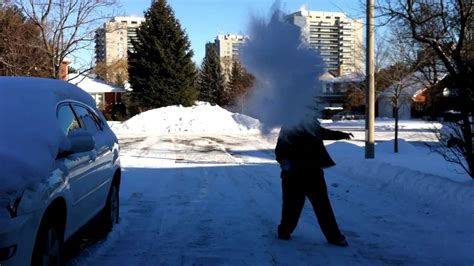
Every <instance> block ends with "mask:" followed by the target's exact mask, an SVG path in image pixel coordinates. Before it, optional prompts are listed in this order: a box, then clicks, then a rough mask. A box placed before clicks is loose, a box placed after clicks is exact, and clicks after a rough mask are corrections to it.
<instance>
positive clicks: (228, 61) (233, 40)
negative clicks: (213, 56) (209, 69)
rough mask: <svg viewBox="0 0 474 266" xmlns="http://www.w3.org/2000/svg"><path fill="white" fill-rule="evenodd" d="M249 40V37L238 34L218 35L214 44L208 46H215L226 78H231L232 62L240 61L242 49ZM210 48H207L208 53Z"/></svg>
mask: <svg viewBox="0 0 474 266" xmlns="http://www.w3.org/2000/svg"><path fill="white" fill-rule="evenodd" d="M247 40H248V37H247V36H244V35H236V34H226V35H217V37H216V39H215V40H214V43H210V44H208V45H215V47H216V51H217V55H218V56H219V58H220V60H221V66H222V69H223V72H224V74H225V76H226V78H228V77H229V75H230V71H231V69H232V61H233V60H234V59H237V60H238V59H239V56H240V53H241V51H242V47H243V45H244V44H245V42H246V41H247ZM207 50H208V47H206V53H207Z"/></svg>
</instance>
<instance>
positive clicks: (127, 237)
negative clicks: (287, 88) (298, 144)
mask: <svg viewBox="0 0 474 266" xmlns="http://www.w3.org/2000/svg"><path fill="white" fill-rule="evenodd" d="M168 108H170V107H168ZM206 108H207V109H208V111H209V112H211V113H207V114H206V113H205V112H202V113H200V117H199V119H200V120H199V121H198V120H197V118H196V117H193V118H189V117H186V116H185V115H183V114H184V113H186V112H187V111H188V110H182V109H186V108H182V107H175V108H174V109H173V110H174V112H168V113H167V115H168V117H167V119H168V121H173V122H172V123H173V124H172V125H169V127H168V126H167V125H166V124H165V122H164V118H163V117H153V116H151V115H150V116H147V117H146V119H145V118H143V117H142V118H141V119H142V120H141V121H140V123H141V125H142V127H140V128H141V129H144V128H146V126H147V125H151V124H153V123H156V121H161V123H162V124H160V126H161V127H162V129H169V131H170V132H171V133H162V134H157V132H159V131H160V130H156V127H155V128H152V133H146V131H143V130H134V129H133V132H135V134H132V132H131V131H130V130H123V128H122V129H121V130H119V131H117V132H119V133H120V132H121V134H119V138H120V142H121V147H122V150H121V156H122V162H123V170H124V172H123V179H122V187H121V198H120V199H121V222H120V224H118V225H117V226H116V227H115V228H114V230H113V231H112V232H111V233H110V234H109V235H108V237H107V238H106V239H104V240H102V241H100V242H99V243H97V244H96V245H94V246H92V247H90V248H88V249H86V250H84V251H83V252H82V253H81V255H80V256H79V257H77V258H75V259H73V260H71V261H70V262H69V265H101V266H102V265H116V264H120V265H122V264H127V265H472V264H473V263H474V253H473V252H472V250H473V249H474V228H473V227H472V224H473V222H474V204H473V202H474V182H473V180H471V179H470V178H469V177H468V176H467V175H466V174H458V173H457V172H456V171H458V170H459V169H457V168H456V167H455V166H452V165H449V164H447V163H446V162H445V161H444V160H443V159H442V158H441V157H440V156H438V155H436V154H431V153H429V150H428V149H427V148H425V147H424V146H423V145H420V144H419V142H422V141H425V140H426V139H425V137H426V135H425V134H426V132H422V133H423V134H417V133H420V131H423V130H417V129H419V128H422V127H423V126H424V125H425V124H424V122H422V121H403V122H402V124H405V125H410V131H409V132H408V131H407V132H404V133H402V137H403V138H404V140H403V141H401V143H400V153H399V154H394V153H393V152H392V145H393V142H392V141H386V140H387V139H390V136H391V135H392V134H393V133H392V132H389V131H387V130H386V129H382V128H386V127H380V126H379V127H376V128H378V130H377V132H376V137H377V139H384V141H379V142H378V143H377V145H376V158H375V159H371V160H366V159H364V148H363V137H364V136H363V132H361V131H362V129H359V128H356V127H355V126H354V127H353V128H352V130H350V131H351V132H354V135H355V139H353V140H351V141H338V142H330V141H328V142H326V145H327V147H328V150H329V152H330V153H331V155H332V156H333V159H334V160H335V161H336V163H337V165H336V166H335V167H333V168H330V169H327V170H326V171H325V172H326V181H327V184H328V190H329V193H330V198H331V202H332V205H333V207H334V211H335V213H336V217H337V219H338V222H339V225H340V227H341V230H342V231H343V233H344V234H345V235H346V236H347V238H348V241H349V244H350V246H349V247H348V248H339V247H334V246H331V245H328V244H327V243H326V241H325V239H324V237H323V235H322V233H321V232H320V230H319V227H318V225H317V222H316V218H315V217H314V213H312V210H311V208H310V204H308V203H307V204H306V206H305V209H304V210H303V213H302V215H301V219H300V222H299V225H298V228H297V229H296V231H295V232H294V234H293V237H292V239H291V240H290V241H281V240H279V239H277V238H276V226H277V225H278V223H279V219H280V211H281V188H280V178H279V166H278V164H277V163H276V162H275V160H274V154H273V148H274V145H275V140H276V137H277V133H278V131H277V130H275V131H272V132H271V133H270V134H269V135H266V136H262V135H260V134H258V133H256V132H255V131H252V130H250V131H246V130H242V127H241V125H239V124H238V123H239V120H234V123H236V124H237V125H231V124H232V123H230V124H226V123H229V122H228V121H229V120H225V121H227V122H225V121H219V120H217V117H220V119H223V120H224V118H225V119H228V118H229V117H235V116H233V115H232V114H231V113H228V112H227V111H224V110H220V109H218V108H217V107H210V106H206ZM165 109H166V108H165ZM150 112H154V113H156V114H157V115H159V116H161V115H164V114H163V113H164V112H165V110H154V111H150ZM219 112H221V114H217V113H219ZM188 114H189V115H190V116H191V117H192V112H189V113H188ZM224 114H225V115H224ZM142 115H143V114H142ZM177 117H181V118H182V121H191V120H192V121H193V122H194V123H187V124H183V123H179V124H178V125H179V130H176V129H175V128H173V125H175V124H176V123H174V121H177V120H176V119H177ZM206 118H208V119H209V120H211V119H212V123H211V122H210V121H207V119H206ZM135 119H136V118H135ZM246 119H247V118H246ZM132 120H133V119H132ZM132 120H130V121H128V122H126V123H125V124H127V125H128V126H131V124H129V122H131V121H132ZM136 121H138V120H136ZM240 121H241V120H240ZM250 121H253V120H251V119H250ZM134 123H138V122H134ZM206 123H208V124H212V125H216V126H214V127H212V128H207V127H204V126H203V125H204V124H206ZM353 123H359V124H361V125H363V123H361V122H353ZM379 123H382V124H386V125H389V123H390V121H382V122H380V121H377V124H379ZM323 124H324V123H323ZM345 124H346V123H345V122H342V123H332V124H331V125H328V126H329V127H339V128H342V127H343V126H346V125H345ZM416 124H418V125H419V126H418V127H417V126H416ZM186 125H187V126H189V128H187V127H186ZM217 125H226V126H224V127H223V128H221V129H222V130H221V131H220V132H219V128H217ZM116 126H120V125H116ZM227 126H228V127H230V128H234V131H229V130H227ZM245 127H246V126H245ZM426 127H428V126H426ZM196 128H197V129H200V132H197V131H195V129H196ZM206 129H209V130H210V131H212V132H206V131H205V130H206ZM154 130H156V131H154ZM178 131H179V133H173V132H178ZM183 132H187V133H183ZM137 133H139V134H137ZM430 141H431V140H430ZM413 143H416V145H414V144H413Z"/></svg>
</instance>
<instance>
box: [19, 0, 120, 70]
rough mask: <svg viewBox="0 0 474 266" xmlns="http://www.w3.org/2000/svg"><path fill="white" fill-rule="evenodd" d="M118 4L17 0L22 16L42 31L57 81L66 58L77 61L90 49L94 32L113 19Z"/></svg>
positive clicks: (96, 0)
mask: <svg viewBox="0 0 474 266" xmlns="http://www.w3.org/2000/svg"><path fill="white" fill-rule="evenodd" d="M115 3H116V0H16V4H17V6H18V7H20V8H21V10H22V12H23V14H25V15H26V16H27V18H28V19H29V20H31V21H32V22H33V23H34V24H35V25H36V26H37V27H38V28H39V31H40V36H41V40H42V41H41V45H42V49H43V50H44V51H45V53H46V54H47V56H48V59H49V64H50V66H51V68H50V76H51V77H54V78H60V66H61V63H62V62H63V61H64V59H66V58H68V57H69V58H74V54H75V53H76V52H78V51H81V50H84V49H88V48H90V47H91V44H92V43H93V41H94V35H95V30H96V29H97V28H98V26H99V25H100V23H101V22H103V21H104V19H107V18H110V17H111V16H112V14H111V12H113V10H112V11H111V7H113V6H114V5H115ZM91 61H92V60H91ZM91 65H92V64H91ZM84 71H85V70H83V71H82V72H84Z"/></svg>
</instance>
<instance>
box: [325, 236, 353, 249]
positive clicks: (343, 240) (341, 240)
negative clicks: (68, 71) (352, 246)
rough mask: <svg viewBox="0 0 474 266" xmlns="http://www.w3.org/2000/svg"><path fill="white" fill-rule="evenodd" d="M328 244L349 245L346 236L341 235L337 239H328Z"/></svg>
mask: <svg viewBox="0 0 474 266" xmlns="http://www.w3.org/2000/svg"><path fill="white" fill-rule="evenodd" d="M328 242H329V244H331V245H335V246H338V247H347V246H349V243H348V242H347V240H346V237H345V236H343V235H341V237H339V239H337V240H328Z"/></svg>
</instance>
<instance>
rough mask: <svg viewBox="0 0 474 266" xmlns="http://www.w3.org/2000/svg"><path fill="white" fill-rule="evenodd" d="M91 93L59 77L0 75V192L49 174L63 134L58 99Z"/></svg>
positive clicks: (85, 98)
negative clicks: (57, 113) (57, 111)
mask: <svg viewBox="0 0 474 266" xmlns="http://www.w3.org/2000/svg"><path fill="white" fill-rule="evenodd" d="M65 99H73V100H77V101H81V102H84V103H86V104H88V105H90V106H91V107H94V106H95V102H94V100H93V99H92V97H91V96H90V95H89V94H87V93H86V92H84V91H83V90H81V89H79V88H78V87H76V86H74V85H72V84H70V83H67V82H65V81H61V80H53V79H44V78H29V77H0V161H1V162H2V163H1V164H0V193H4V192H8V191H15V190H19V189H21V188H23V187H25V186H28V185H31V184H33V183H35V182H37V181H39V180H41V179H42V178H45V177H47V176H49V172H50V171H51V169H52V167H53V164H54V162H55V158H56V155H57V153H58V147H59V144H60V142H61V141H62V139H63V138H64V136H63V135H62V133H61V132H60V131H59V127H57V124H56V106H57V103H58V102H60V101H62V100H65Z"/></svg>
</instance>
